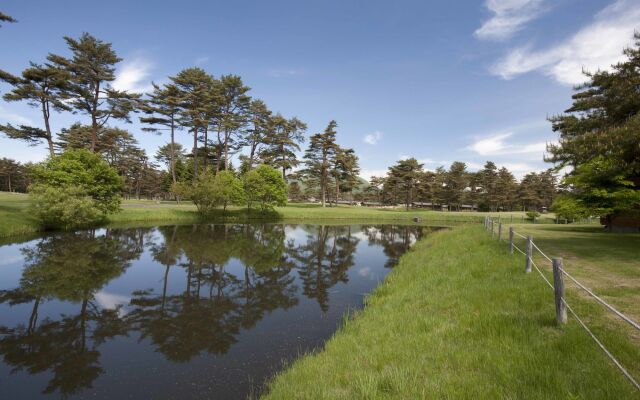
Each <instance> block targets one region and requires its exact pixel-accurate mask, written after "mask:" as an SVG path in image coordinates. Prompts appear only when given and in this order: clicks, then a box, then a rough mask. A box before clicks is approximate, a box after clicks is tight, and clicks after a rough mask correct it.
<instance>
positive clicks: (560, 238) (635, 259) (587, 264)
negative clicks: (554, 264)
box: [505, 224, 640, 368]
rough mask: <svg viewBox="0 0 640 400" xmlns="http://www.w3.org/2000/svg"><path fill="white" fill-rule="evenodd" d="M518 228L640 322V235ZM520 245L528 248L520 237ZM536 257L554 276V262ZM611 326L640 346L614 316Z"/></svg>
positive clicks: (572, 227) (592, 228) (569, 227)
mask: <svg viewBox="0 0 640 400" xmlns="http://www.w3.org/2000/svg"><path fill="white" fill-rule="evenodd" d="M514 229H515V230H516V231H517V232H520V233H522V234H524V235H531V236H532V237H533V240H534V243H536V244H537V246H538V247H540V249H541V250H542V251H544V252H545V253H546V254H547V255H548V256H549V257H562V258H563V262H564V268H565V269H566V270H567V272H569V273H570V274H572V275H573V276H574V277H575V278H576V279H577V280H578V281H580V282H581V283H583V284H584V285H586V286H587V287H589V288H590V289H591V290H593V292H594V293H596V294H597V295H598V296H600V297H602V298H603V299H604V300H605V301H607V302H609V303H610V304H612V305H613V306H614V307H616V308H617V309H618V310H620V311H622V312H623V313H624V314H626V315H628V316H630V317H631V318H633V319H634V320H635V321H640V306H639V305H640V258H639V255H640V234H637V233H608V232H604V231H602V228H600V227H599V226H598V225H590V226H587V225H582V226H581V225H531V224H527V225H514ZM516 243H517V245H518V246H519V247H520V248H524V240H523V239H519V238H518V239H517V241H516ZM505 246H506V244H505ZM533 258H534V260H535V262H536V264H537V265H539V266H541V267H544V269H545V270H546V272H547V276H548V277H551V266H550V263H549V262H548V261H547V260H546V259H545V258H544V257H542V256H541V255H540V254H539V253H538V252H537V251H534V257H533ZM566 284H567V287H568V288H570V290H571V292H573V293H575V294H578V295H582V296H586V293H585V292H584V291H582V290H581V289H580V288H578V287H577V286H575V284H573V283H572V282H569V281H567V282H566ZM609 323H611V324H612V325H616V326H619V329H622V330H627V331H628V333H629V335H630V336H631V337H632V338H633V339H634V341H635V342H636V343H637V344H638V345H639V346H640V332H638V331H637V330H634V329H632V328H631V327H630V326H629V325H627V324H626V323H625V322H623V321H621V320H620V319H619V318H617V317H615V316H613V315H611V318H610V321H609ZM638 362H639V363H640V361H638ZM639 368H640V364H639Z"/></svg>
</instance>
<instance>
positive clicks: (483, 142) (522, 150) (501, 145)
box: [466, 132, 547, 156]
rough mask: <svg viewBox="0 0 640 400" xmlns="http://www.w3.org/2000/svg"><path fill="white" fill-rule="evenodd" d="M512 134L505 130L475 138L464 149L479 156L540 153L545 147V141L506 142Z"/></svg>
mask: <svg viewBox="0 0 640 400" xmlns="http://www.w3.org/2000/svg"><path fill="white" fill-rule="evenodd" d="M512 136H513V133H512V132H506V133H498V134H493V135H490V136H485V137H481V138H477V139H476V140H475V142H473V143H472V144H471V145H469V146H468V147H467V148H466V149H467V150H471V151H473V152H475V153H477V154H479V155H481V156H497V155H508V154H528V153H539V154H540V155H542V154H543V153H544V152H545V150H546V148H547V144H546V143H545V142H537V143H529V144H521V145H517V144H510V143H507V139H509V138H510V137H512Z"/></svg>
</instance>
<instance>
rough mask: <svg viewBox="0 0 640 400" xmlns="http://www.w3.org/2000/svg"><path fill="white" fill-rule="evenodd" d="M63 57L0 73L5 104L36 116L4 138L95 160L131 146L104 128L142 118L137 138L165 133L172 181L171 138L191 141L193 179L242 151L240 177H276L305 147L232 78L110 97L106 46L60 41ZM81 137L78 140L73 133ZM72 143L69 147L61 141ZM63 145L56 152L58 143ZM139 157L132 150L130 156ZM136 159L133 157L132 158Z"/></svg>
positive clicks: (194, 75) (199, 74)
mask: <svg viewBox="0 0 640 400" xmlns="http://www.w3.org/2000/svg"><path fill="white" fill-rule="evenodd" d="M64 39H65V41H66V42H67V46H68V48H69V52H70V55H69V56H68V57H66V56H61V55H56V54H49V55H48V56H47V57H46V62H45V63H42V64H39V63H34V62H31V63H30V66H29V67H28V68H27V69H25V70H24V71H22V73H21V75H20V76H16V75H12V74H10V73H8V72H6V71H0V79H1V80H2V81H4V82H6V83H8V84H10V85H11V86H12V87H13V89H12V90H11V91H10V92H8V93H5V94H4V96H3V97H4V99H5V101H22V102H26V103H27V104H29V105H30V106H32V107H35V108H37V109H38V110H40V111H41V113H42V127H33V126H26V125H18V126H14V125H12V124H5V125H0V130H1V131H3V132H4V133H5V134H6V135H7V136H8V137H9V138H12V139H18V140H23V141H26V142H27V143H29V144H31V145H37V144H40V143H43V142H45V143H46V144H47V148H48V150H49V154H50V156H51V157H54V156H55V155H56V153H57V152H58V151H59V150H64V149H65V147H67V146H73V147H76V148H77V147H78V146H82V147H86V148H88V149H89V150H91V151H93V152H97V153H101V154H102V153H104V152H107V151H109V150H110V149H112V143H113V141H114V139H115V140H124V141H128V142H130V147H131V146H133V147H135V144H136V143H135V139H133V137H132V136H131V135H130V134H127V133H126V132H125V131H122V130H117V129H115V128H110V127H109V125H108V123H109V122H112V121H115V120H123V121H126V122H131V114H132V113H142V114H143V115H144V116H143V117H140V122H141V123H142V124H144V125H145V128H144V129H143V130H145V131H149V132H154V133H157V134H162V133H168V136H169V147H168V148H167V150H168V156H169V161H170V163H169V169H170V173H171V178H172V180H173V183H176V182H177V181H178V174H177V171H176V163H177V159H178V154H177V153H178V151H179V150H180V149H179V146H178V145H177V144H176V141H175V135H176V132H177V131H186V132H187V133H189V134H190V135H191V136H192V138H193V148H192V151H191V154H190V155H191V158H192V160H193V163H192V164H193V165H192V168H193V177H194V178H197V176H198V173H202V172H203V171H206V170H207V169H208V167H209V166H213V167H212V168H213V169H214V171H215V172H219V171H220V170H223V169H229V168H230V162H231V156H232V155H233V154H236V153H238V152H239V151H240V150H242V149H247V154H246V155H243V157H242V162H243V163H244V164H246V166H245V168H246V169H251V168H253V167H255V166H256V165H257V164H260V163H266V164H269V165H272V166H273V167H274V168H277V169H280V170H281V171H282V176H283V178H285V179H286V174H287V171H289V170H291V169H292V168H294V167H296V166H297V165H298V164H299V160H298V159H297V155H296V153H297V152H298V151H299V150H300V143H302V141H303V139H304V132H305V131H306V128H307V127H306V125H305V124H304V123H303V122H302V121H300V120H298V119H297V118H295V117H294V118H290V119H287V118H285V117H283V116H282V115H280V114H273V113H272V111H270V110H269V109H268V107H267V106H266V104H265V103H264V102H263V101H261V100H259V99H252V98H251V97H250V96H249V95H248V92H249V90H250V88H249V87H248V86H246V85H245V84H244V83H243V81H242V79H241V78H240V77H239V76H237V75H223V76H220V77H219V78H215V77H213V76H212V75H210V74H208V73H207V72H206V71H204V70H203V69H201V68H195V67H193V68H187V69H184V70H182V71H180V72H179V73H178V74H176V75H175V76H171V77H169V81H170V82H169V83H166V84H163V85H158V84H153V90H152V92H151V93H147V94H146V95H143V94H140V93H130V92H126V91H121V90H117V89H114V88H113V86H112V84H113V82H114V81H115V78H116V76H115V70H116V64H118V63H119V62H120V61H122V59H121V58H120V57H118V56H117V54H116V52H115V51H114V50H113V48H112V47H111V44H110V43H107V42H103V41H101V40H99V39H97V38H95V37H93V36H91V35H89V34H87V33H85V34H83V35H82V36H81V37H80V38H79V39H74V38H70V37H65V38H64ZM53 111H56V112H72V113H74V114H84V115H86V116H88V123H87V124H86V125H79V124H78V125H74V126H72V127H70V128H69V129H67V130H63V131H62V132H61V133H60V134H59V135H56V134H54V132H53V131H52V129H51V119H52V118H53V116H52V112H53ZM79 130H81V131H82V132H78V131H79ZM69 134H72V135H74V134H75V135H76V136H77V137H76V138H75V141H74V140H71V141H70V140H69V137H68V135H69ZM58 139H60V140H62V144H61V143H60V142H59V141H58ZM134 150H135V151H136V152H139V148H134ZM138 158H139V157H138Z"/></svg>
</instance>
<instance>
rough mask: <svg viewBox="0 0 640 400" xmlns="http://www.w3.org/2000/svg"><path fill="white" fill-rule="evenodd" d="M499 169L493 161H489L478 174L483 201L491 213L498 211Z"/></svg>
mask: <svg viewBox="0 0 640 400" xmlns="http://www.w3.org/2000/svg"><path fill="white" fill-rule="evenodd" d="M497 170H498V167H496V164H495V163H493V162H492V161H487V162H486V163H485V164H484V168H483V169H482V170H480V171H479V172H478V173H479V175H480V177H481V178H480V184H481V186H482V200H483V202H484V203H485V204H486V206H487V207H488V208H489V210H491V211H496V210H497V209H498V187H497V185H498V172H497Z"/></svg>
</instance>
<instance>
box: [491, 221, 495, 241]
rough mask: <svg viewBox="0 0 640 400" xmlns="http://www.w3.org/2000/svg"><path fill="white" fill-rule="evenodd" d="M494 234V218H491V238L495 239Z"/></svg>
mask: <svg viewBox="0 0 640 400" xmlns="http://www.w3.org/2000/svg"><path fill="white" fill-rule="evenodd" d="M493 235H494V232H493V220H491V239H493Z"/></svg>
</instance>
